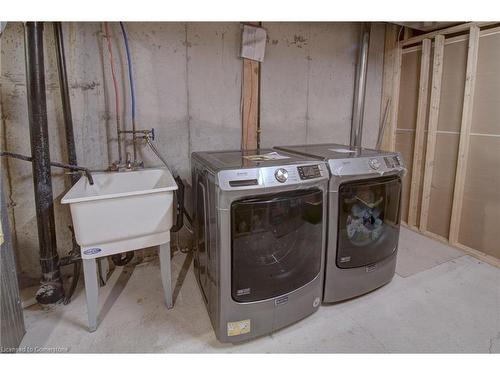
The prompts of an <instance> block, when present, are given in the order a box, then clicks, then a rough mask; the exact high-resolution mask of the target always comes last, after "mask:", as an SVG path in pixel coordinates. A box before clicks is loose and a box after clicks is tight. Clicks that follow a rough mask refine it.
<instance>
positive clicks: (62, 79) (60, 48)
mask: <svg viewBox="0 0 500 375" xmlns="http://www.w3.org/2000/svg"><path fill="white" fill-rule="evenodd" d="M52 25H53V28H54V41H55V43H56V55H57V71H58V73H59V90H60V92H61V103H62V109H63V117H64V129H65V132H66V150H67V152H68V163H69V164H71V165H78V160H77V157H76V146H75V134H74V131H73V116H72V113H71V101H70V98H69V87H68V73H67V71H66V56H65V53H64V37H63V31H62V25H61V22H53V23H52ZM70 176H71V185H74V184H76V183H77V181H78V179H79V178H80V175H79V174H78V173H72V174H71V175H70ZM71 239H72V245H73V248H72V250H71V253H72V255H77V254H79V252H80V247H79V246H78V244H77V243H76V238H75V233H74V231H73V230H72V231H71ZM80 268H81V262H80V261H77V262H75V263H74V264H73V278H72V281H71V285H70V287H69V289H68V291H67V293H66V297H65V299H64V304H68V303H69V302H70V301H71V297H72V296H73V293H74V292H75V290H76V287H77V284H78V279H79V278H80Z"/></svg>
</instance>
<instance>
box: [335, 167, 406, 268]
mask: <svg viewBox="0 0 500 375" xmlns="http://www.w3.org/2000/svg"><path fill="white" fill-rule="evenodd" d="M400 200H401V179H400V178H399V177H398V176H390V177H379V178H375V179H370V180H363V181H355V182H347V183H344V184H342V185H340V188H339V213H338V235H337V266H338V267H339V268H352V267H362V266H367V265H370V264H374V263H377V262H379V261H381V260H383V259H385V258H387V257H389V256H390V255H392V254H393V253H394V251H396V249H397V245H398V238H399V205H400Z"/></svg>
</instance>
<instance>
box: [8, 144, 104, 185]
mask: <svg viewBox="0 0 500 375" xmlns="http://www.w3.org/2000/svg"><path fill="white" fill-rule="evenodd" d="M0 156H8V157H11V158H14V159H19V160H24V161H29V162H31V163H34V158H33V157H31V156H26V155H21V154H16V153H15V152H9V151H0ZM50 166H51V167H57V168H62V169H68V170H70V171H81V172H83V173H85V177H87V179H88V180H89V184H90V185H94V179H93V178H92V173H90V170H89V169H88V168H85V167H80V166H78V165H70V164H65V163H59V162H58V161H51V162H50Z"/></svg>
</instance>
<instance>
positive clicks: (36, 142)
mask: <svg viewBox="0 0 500 375" xmlns="http://www.w3.org/2000/svg"><path fill="white" fill-rule="evenodd" d="M25 49H26V89H27V96H28V116H29V128H30V139H31V155H32V157H33V163H32V164H33V184H34V190H35V206H36V220H37V227H38V242H39V247H40V266H41V269H42V278H41V284H42V286H41V287H40V289H39V290H38V291H37V293H36V300H37V301H38V302H39V303H41V304H49V303H56V302H58V301H60V300H61V299H62V298H63V297H64V289H63V285H62V280H61V272H60V269H59V256H58V254H57V242H56V229H55V220H54V197H53V195H52V178H51V175H50V151H49V131H48V124H47V101H46V97H45V70H44V64H43V22H27V23H26V26H25Z"/></svg>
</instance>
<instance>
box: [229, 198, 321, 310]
mask: <svg viewBox="0 0 500 375" xmlns="http://www.w3.org/2000/svg"><path fill="white" fill-rule="evenodd" d="M322 238H323V193H322V192H321V191H320V190H319V189H311V190H302V191H294V192H286V193H280V194H274V195H263V196H259V197H255V198H249V199H243V200H238V201H235V202H233V203H232V205H231V248H232V249H231V256H232V259H231V264H232V280H231V284H232V285H231V289H232V297H233V299H234V300H235V301H237V302H253V301H259V300H263V299H268V298H273V297H277V296H280V295H283V294H286V293H288V292H291V291H293V290H295V289H297V288H300V287H301V286H303V285H305V284H307V283H308V282H310V281H312V280H313V279H314V278H315V277H316V276H317V275H318V274H319V272H320V268H321V254H322V246H323V244H322V242H323V241H322Z"/></svg>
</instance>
